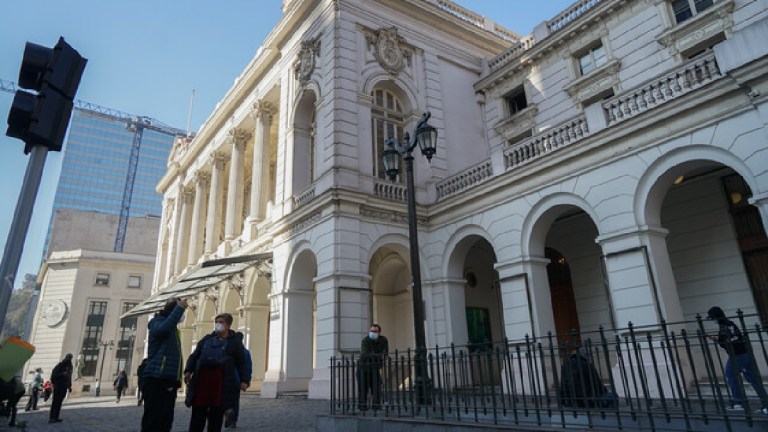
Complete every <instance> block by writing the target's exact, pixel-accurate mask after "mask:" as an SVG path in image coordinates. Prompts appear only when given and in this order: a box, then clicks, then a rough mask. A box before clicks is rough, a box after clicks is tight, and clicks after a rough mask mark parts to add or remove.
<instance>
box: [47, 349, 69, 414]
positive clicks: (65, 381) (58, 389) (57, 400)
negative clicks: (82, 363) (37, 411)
mask: <svg viewBox="0 0 768 432" xmlns="http://www.w3.org/2000/svg"><path fill="white" fill-rule="evenodd" d="M51 382H52V383H53V403H52V404H51V411H50V415H49V417H48V423H57V422H60V421H61V418H59V413H61V404H62V403H63V402H64V397H65V396H66V395H67V391H68V390H69V391H72V354H67V355H66V356H65V357H64V360H62V361H60V362H59V364H57V365H56V367H54V368H53V372H51Z"/></svg>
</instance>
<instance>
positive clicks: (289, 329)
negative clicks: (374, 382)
mask: <svg viewBox="0 0 768 432" xmlns="http://www.w3.org/2000/svg"><path fill="white" fill-rule="evenodd" d="M316 277H317V258H315V254H314V253H312V251H311V250H309V249H305V250H303V251H301V252H299V254H298V255H297V256H296V258H295V260H294V261H293V265H292V266H291V268H290V272H289V275H288V278H287V281H286V290H285V293H284V297H285V300H284V310H283V314H284V320H283V326H284V329H285V330H284V337H285V344H284V357H283V373H284V377H285V380H286V382H287V384H288V387H286V389H288V388H293V389H296V390H302V391H306V390H308V387H309V380H310V379H311V378H312V373H313V370H314V365H315V361H316V359H315V352H316V349H317V346H316V344H317V338H316V336H317V314H316V310H317V308H316V303H315V295H316V289H315V282H314V279H315V278H316Z"/></svg>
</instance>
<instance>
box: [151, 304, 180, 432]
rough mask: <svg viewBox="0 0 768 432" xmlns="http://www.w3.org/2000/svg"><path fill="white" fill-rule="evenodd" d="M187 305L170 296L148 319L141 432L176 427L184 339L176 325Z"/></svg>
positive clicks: (158, 431) (159, 430) (166, 429)
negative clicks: (174, 418) (177, 397)
mask: <svg viewBox="0 0 768 432" xmlns="http://www.w3.org/2000/svg"><path fill="white" fill-rule="evenodd" d="M186 308H187V302H186V300H181V299H176V298H170V299H168V301H167V302H166V303H165V307H164V308H163V310H162V311H160V312H159V313H157V314H156V315H155V316H154V318H152V320H150V321H149V324H148V327H149V342H148V344H147V351H148V353H149V356H148V357H147V358H148V360H149V361H148V363H147V367H146V368H145V369H144V374H143V376H144V399H145V400H146V402H147V403H145V404H144V416H143V417H142V418H141V430H142V432H168V431H170V430H171V427H173V409H174V406H175V404H176V393H177V391H178V390H179V388H180V387H181V370H182V367H183V362H182V358H181V338H180V337H179V330H178V329H177V328H176V325H177V324H178V323H179V320H181V316H182V315H183V314H184V309H186Z"/></svg>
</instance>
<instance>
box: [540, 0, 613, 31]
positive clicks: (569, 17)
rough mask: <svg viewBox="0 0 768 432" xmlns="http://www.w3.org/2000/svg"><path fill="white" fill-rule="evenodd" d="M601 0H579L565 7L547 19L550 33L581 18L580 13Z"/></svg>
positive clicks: (589, 9)
mask: <svg viewBox="0 0 768 432" xmlns="http://www.w3.org/2000/svg"><path fill="white" fill-rule="evenodd" d="M601 1H603V0H581V1H577V2H576V3H574V4H572V5H570V6H569V7H568V8H567V9H565V10H564V11H562V12H560V13H559V14H557V15H556V16H555V17H554V18H552V19H551V20H549V21H548V23H549V29H550V30H551V31H552V33H554V32H556V31H558V30H560V29H562V28H563V27H565V26H566V25H568V24H570V23H572V22H574V21H576V20H577V19H579V18H581V16H582V15H584V14H586V13H587V12H589V11H591V10H592V9H594V8H595V6H597V5H598V4H600V2H601Z"/></svg>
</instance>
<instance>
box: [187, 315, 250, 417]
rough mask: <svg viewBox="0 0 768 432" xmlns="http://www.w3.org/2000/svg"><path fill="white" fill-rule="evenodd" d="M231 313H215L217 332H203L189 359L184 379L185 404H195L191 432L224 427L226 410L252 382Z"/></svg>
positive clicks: (233, 404) (235, 402)
mask: <svg viewBox="0 0 768 432" xmlns="http://www.w3.org/2000/svg"><path fill="white" fill-rule="evenodd" d="M232 320H233V318H232V315H230V314H228V313H221V314H218V315H216V318H215V327H214V329H215V330H214V332H213V333H211V334H208V335H206V336H204V337H203V338H202V339H201V340H200V341H199V342H198V343H197V346H196V347H195V351H194V352H193V353H192V355H190V356H189V359H187V366H186V368H185V369H184V382H185V383H186V384H187V397H186V400H185V404H186V406H187V407H188V408H189V407H191V408H192V418H191V419H190V422H189V431H190V432H202V431H203V430H204V429H205V425H206V422H207V424H208V432H219V431H221V426H222V422H223V420H224V412H225V411H227V410H234V408H235V406H236V404H237V401H238V399H239V397H240V391H245V390H247V389H248V387H249V386H250V385H251V372H250V370H249V369H248V363H247V360H246V357H245V346H243V334H242V333H239V332H235V331H232V330H230V326H231V325H232Z"/></svg>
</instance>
